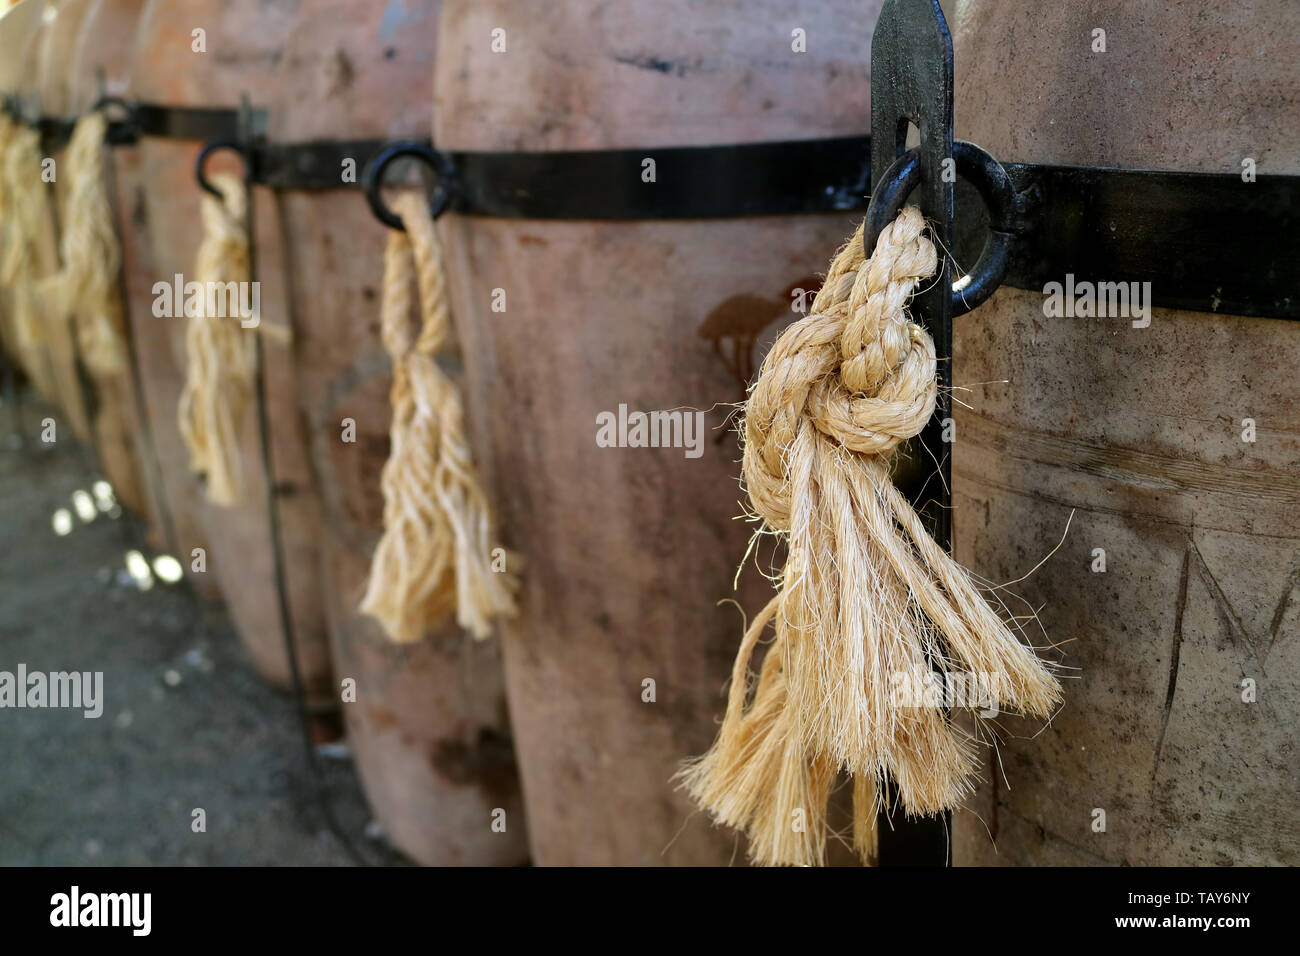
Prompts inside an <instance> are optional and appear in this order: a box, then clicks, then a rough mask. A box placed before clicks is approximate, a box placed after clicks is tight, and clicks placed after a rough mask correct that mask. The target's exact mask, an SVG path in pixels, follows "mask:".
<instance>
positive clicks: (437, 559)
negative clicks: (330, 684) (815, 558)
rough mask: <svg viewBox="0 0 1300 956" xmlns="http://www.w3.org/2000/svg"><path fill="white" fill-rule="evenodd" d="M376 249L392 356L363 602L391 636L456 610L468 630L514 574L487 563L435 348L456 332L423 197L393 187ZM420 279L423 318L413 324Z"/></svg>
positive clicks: (455, 405)
mask: <svg viewBox="0 0 1300 956" xmlns="http://www.w3.org/2000/svg"><path fill="white" fill-rule="evenodd" d="M395 211H396V212H397V214H398V215H399V216H400V217H401V220H402V224H403V225H404V226H405V227H406V231H405V232H402V231H400V230H396V229H394V230H392V231H390V233H389V236H388V248H387V250H386V252H385V258H384V289H383V301H382V306H381V334H382V336H383V341H384V347H385V348H386V349H387V350H388V353H389V355H390V356H391V357H392V360H393V386H392V392H391V400H392V406H393V420H392V425H391V427H390V430H389V437H390V444H391V448H390V450H389V455H388V461H387V462H386V463H385V465H384V470H383V475H382V478H381V487H382V489H383V493H384V534H383V537H382V538H381V539H380V541H379V545H378V546H377V547H376V548H375V554H374V558H373V559H372V561H371V565H370V580H369V584H368V586H367V589H366V593H365V596H364V598H363V599H362V601H361V610H362V611H363V612H365V613H366V614H369V615H370V616H372V617H374V618H375V619H376V620H378V621H379V622H380V623H381V624H382V625H383V626H384V629H385V631H386V632H387V633H388V635H389V637H391V638H392V639H393V640H395V641H416V640H419V639H420V638H421V637H422V636H423V635H424V634H425V633H426V632H427V630H428V629H429V628H431V627H432V626H434V625H435V624H437V623H438V621H439V620H441V619H442V617H443V616H444V615H446V614H448V613H450V612H451V611H452V610H454V611H455V612H456V620H457V622H458V623H459V624H460V626H461V627H463V628H465V629H467V630H469V631H470V632H472V633H473V634H474V636H475V637H476V638H480V639H482V638H484V637H487V635H488V634H489V633H490V622H491V619H492V618H493V617H499V616H504V617H513V616H514V614H515V598H514V594H515V590H516V579H515V577H514V575H513V574H511V573H510V572H509V571H504V570H500V571H494V570H493V568H492V516H491V510H490V508H489V505H488V501H487V497H486V496H485V495H484V493H483V491H482V489H481V487H480V485H479V479H478V475H477V473H476V471H475V469H474V465H473V461H472V460H471V456H470V448H469V442H468V440H467V439H466V436H465V416H464V410H463V408H462V404H461V399H460V395H459V392H458V390H457V388H456V385H455V383H454V382H453V381H452V380H451V379H450V378H448V377H447V375H446V374H445V373H444V372H443V371H442V369H440V368H439V367H438V363H437V360H436V358H437V354H438V352H439V350H441V349H442V348H443V347H444V346H445V345H446V344H447V342H448V340H449V338H450V336H451V334H452V326H451V313H450V309H449V307H448V302H447V286H446V279H445V276H444V274H443V268H442V252H441V249H440V247H439V244H438V238H437V234H436V233H435V231H434V228H433V219H432V218H431V217H430V215H429V210H428V207H427V204H426V203H425V202H424V201H423V200H422V199H421V198H420V197H418V196H416V195H414V194H406V195H403V196H401V197H400V198H399V199H398V201H397V203H396V205H395ZM413 278H415V279H418V284H419V297H420V298H419V305H420V317H421V324H420V328H419V331H418V335H417V334H416V330H415V329H414V328H413V325H412V322H411V305H412V301H411V285H412V279H413Z"/></svg>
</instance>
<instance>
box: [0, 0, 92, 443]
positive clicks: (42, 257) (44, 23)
mask: <svg viewBox="0 0 1300 956" xmlns="http://www.w3.org/2000/svg"><path fill="white" fill-rule="evenodd" d="M27 6H28V9H27V10H25V11H23V15H16V22H15V23H14V26H15V27H17V29H16V30H15V33H17V34H21V35H22V36H23V40H22V41H21V46H20V47H19V49H18V51H17V53H16V55H15V57H14V59H13V61H12V63H13V65H14V66H15V67H16V68H17V69H16V70H15V72H14V73H12V74H11V78H12V79H11V82H12V86H11V87H10V88H9V91H10V92H12V93H15V94H17V95H18V96H19V97H21V98H22V101H23V105H24V108H25V109H27V110H32V109H34V108H36V106H37V104H38V103H40V92H41V91H40V82H39V73H40V62H41V50H42V47H43V46H44V45H45V38H46V37H47V36H48V35H49V34H50V33H51V32H52V31H53V30H54V28H55V24H56V23H58V20H59V17H58V12H59V6H60V5H59V4H58V3H55V2H42V0H31V2H30V4H28V5H27ZM64 22H65V23H66V22H68V21H64ZM40 105H41V109H42V111H45V107H44V104H40ZM47 158H49V157H47V156H46V155H45V153H44V147H42V153H41V159H42V162H44V160H45V159H47ZM55 168H56V172H57V166H56V167H55ZM43 173H44V169H43V167H36V168H33V169H32V170H31V178H30V188H31V189H34V190H40V191H41V192H42V193H43V197H44V200H45V202H46V211H47V213H46V215H45V216H44V217H43V219H42V222H41V228H40V231H39V233H38V235H37V237H36V245H35V248H34V255H35V261H34V263H33V266H34V268H33V278H34V279H35V280H36V281H38V282H39V280H41V279H44V278H46V277H49V276H52V275H54V274H55V273H56V272H57V271H58V268H59V243H58V231H57V225H56V220H55V218H54V216H55V212H54V209H55V206H54V202H55V188H54V185H53V184H51V183H48V182H46V181H45V180H44V179H43ZM36 310H37V320H38V322H39V324H40V336H41V344H40V346H38V347H37V348H35V349H32V350H31V352H32V358H31V359H30V360H29V363H28V364H29V366H31V367H32V369H33V379H34V381H35V382H36V383H37V385H38V386H43V387H42V388H41V391H42V392H43V394H44V395H45V397H46V398H47V399H49V400H51V401H53V402H54V403H55V404H56V405H57V406H58V408H59V410H60V411H61V412H62V414H63V417H64V418H65V419H66V424H67V426H69V427H70V429H71V431H70V433H69V432H65V433H63V435H62V436H61V437H68V438H70V437H75V438H77V439H78V440H80V441H87V440H88V439H89V438H90V426H89V416H88V414H87V410H86V406H85V401H84V395H83V392H82V388H81V383H80V381H79V380H78V377H77V351H76V344H75V341H74V339H73V335H72V325H71V320H70V319H69V317H68V316H67V315H66V314H65V313H62V312H61V311H60V310H59V309H58V308H57V307H56V306H55V305H54V304H53V303H50V302H49V301H47V299H46V297H45V296H41V297H40V298H39V300H38V303H37V305H36ZM42 353H43V354H42Z"/></svg>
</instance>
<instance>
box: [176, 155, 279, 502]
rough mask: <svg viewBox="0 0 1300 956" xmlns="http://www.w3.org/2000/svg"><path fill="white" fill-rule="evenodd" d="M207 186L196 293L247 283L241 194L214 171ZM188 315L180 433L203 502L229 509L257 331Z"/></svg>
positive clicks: (235, 492)
mask: <svg viewBox="0 0 1300 956" xmlns="http://www.w3.org/2000/svg"><path fill="white" fill-rule="evenodd" d="M211 182H212V184H213V186H215V187H216V188H217V190H218V191H219V192H220V193H221V197H222V198H221V199H217V198H216V197H214V196H210V195H208V193H206V192H204V193H203V198H202V200H201V203H202V205H201V207H200V213H201V216H202V222H203V239H202V241H201V242H200V244H199V251H198V255H197V257H196V259H195V265H194V272H195V279H196V280H197V281H198V283H199V287H200V288H201V289H206V288H209V287H212V286H213V285H220V286H223V287H225V286H227V284H229V283H235V284H240V283H247V282H249V281H250V278H251V272H250V263H249V249H248V190H247V188H246V187H245V185H244V183H243V181H242V180H241V179H239V178H238V177H237V176H233V175H231V174H229V173H218V174H216V175H214V176H213V177H212V178H211ZM232 287H234V286H232ZM236 298H237V297H234V296H232V297H230V298H229V299H227V301H228V302H234V301H236ZM229 311H231V312H237V311H238V309H237V308H231V309H229ZM187 313H188V314H189V317H188V325H187V326H186V329H185V357H186V362H185V387H184V389H183V390H182V392H181V399H180V407H179V410H178V417H179V421H180V430H181V436H182V437H183V438H184V439H185V445H186V447H187V448H188V449H189V452H190V467H191V468H192V469H193V470H194V471H196V472H199V473H201V474H204V475H206V476H207V495H208V500H209V501H211V502H212V503H213V504H216V505H222V506H225V507H231V506H234V505H237V504H238V503H239V502H240V500H241V499H242V498H243V491H244V483H243V475H242V470H241V463H240V454H239V423H240V421H241V420H242V418H243V416H244V412H245V411H246V410H247V408H248V403H249V401H250V400H251V398H252V394H253V385H254V381H253V374H254V367H255V360H256V359H255V352H254V349H255V343H254V340H253V334H256V333H252V332H250V331H249V330H247V329H244V328H243V327H242V325H241V320H240V317H239V316H237V315H226V316H219V315H212V316H209V315H206V314H204V310H203V309H194V310H189V309H188V308H187ZM259 321H260V319H259Z"/></svg>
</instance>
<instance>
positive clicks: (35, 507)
mask: <svg viewBox="0 0 1300 956" xmlns="http://www.w3.org/2000/svg"><path fill="white" fill-rule="evenodd" d="M29 402H30V399H29ZM46 414H50V412H49V410H48V409H42V408H41V407H39V406H36V405H33V404H30V403H29V404H26V405H25V406H23V408H22V414H21V421H22V424H23V426H24V427H23V428H22V432H23V434H24V435H25V436H26V440H25V447H21V448H20V447H18V434H17V433H16V432H15V430H14V416H13V414H12V407H11V406H10V405H8V404H3V405H0V671H9V672H11V673H12V672H15V671H16V669H17V665H18V663H20V662H22V663H25V664H26V665H27V669H28V671H29V672H31V671H37V670H40V671H45V672H49V671H56V670H77V671H103V674H104V678H103V687H104V689H103V698H104V706H103V715H102V716H101V717H99V718H98V719H87V718H85V717H84V716H83V715H82V712H81V711H80V710H59V709H43V710H32V709H11V708H4V709H0V865H4V866H7V865H71V866H84V865H152V864H159V865H162V864H166V865H263V864H296V865H313V866H318V865H350V864H352V863H353V862H354V861H353V858H352V857H351V856H350V855H349V854H348V852H347V851H346V850H345V849H344V847H343V845H342V844H341V843H340V841H339V840H338V839H337V838H336V837H335V836H334V835H333V834H332V833H331V831H330V829H329V828H328V827H327V825H326V823H325V817H324V815H323V813H322V812H321V810H320V805H319V802H318V797H317V793H318V790H317V784H316V782H315V781H316V778H315V777H314V776H313V774H312V772H311V769H310V764H309V762H308V759H307V754H306V752H305V750H304V745H303V741H302V734H301V731H300V729H299V722H298V717H297V710H296V708H295V706H294V703H293V701H292V700H291V699H290V698H287V697H285V696H283V695H281V694H278V693H277V692H275V691H273V690H271V689H270V688H268V687H267V686H266V685H265V684H263V683H262V682H261V681H260V680H259V679H258V677H257V676H256V674H255V673H254V671H253V667H252V664H251V662H250V661H249V659H248V657H247V655H246V654H245V653H244V651H243V648H242V646H241V645H240V643H239V640H238V638H237V637H236V635H235V633H234V631H233V630H232V628H231V624H230V621H229V619H228V618H227V617H226V614H225V612H224V610H223V608H222V607H221V606H219V605H212V604H207V603H205V602H202V601H200V600H198V599H197V598H196V597H195V596H194V595H193V594H192V593H191V592H190V591H189V589H188V588H186V587H185V586H184V585H166V584H161V583H158V584H155V585H154V586H153V587H152V589H150V590H147V591H142V590H140V589H139V588H138V587H137V586H136V584H135V583H134V581H133V580H132V579H131V578H130V576H129V575H127V574H126V573H125V564H124V557H125V554H126V552H127V551H128V550H130V549H132V548H141V542H140V539H139V529H138V528H137V527H136V526H135V524H134V522H133V521H131V520H130V519H129V518H128V517H119V518H116V519H114V518H113V517H110V516H109V515H104V514H101V515H100V516H99V517H97V518H95V519H94V520H93V521H91V522H90V523H87V524H83V523H82V522H81V521H79V520H77V519H76V518H74V519H73V528H72V530H71V532H70V533H68V534H67V535H66V536H59V535H57V534H55V532H54V530H53V527H52V523H51V522H52V516H53V514H54V512H55V511H56V510H57V509H59V508H68V509H69V510H72V507H73V506H72V503H71V495H72V493H73V492H74V491H76V490H77V489H87V490H89V489H90V487H91V483H92V482H93V481H94V480H95V479H96V478H98V477H100V476H99V475H98V474H96V473H95V472H94V470H93V465H92V462H93V452H92V451H91V450H90V449H88V448H84V447H80V446H78V445H76V444H75V443H74V442H73V441H71V440H70V439H64V440H61V441H59V442H57V443H56V444H54V445H52V446H51V445H44V444H42V443H41V442H40V441H39V440H38V428H39V421H40V419H41V418H42V417H43V416H44V415H46ZM141 550H144V549H143V548H141ZM145 554H146V555H147V556H149V557H152V555H149V553H148V552H147V551H145ZM335 749H343V748H335ZM317 763H318V764H319V765H320V766H321V773H322V779H323V782H324V787H323V792H324V794H325V795H326V797H327V798H328V801H329V804H330V805H331V806H332V807H333V813H334V816H335V818H336V819H337V820H338V821H339V827H340V830H341V831H342V832H343V833H344V834H345V835H346V837H347V839H348V840H349V841H350V842H351V843H352V844H353V846H354V847H355V848H356V849H357V851H358V853H359V854H360V856H361V857H362V858H364V859H365V860H366V861H367V862H371V863H394V862H401V858H400V856H398V855H397V854H396V853H395V852H394V851H392V850H391V849H390V848H389V847H388V846H387V844H386V843H384V841H383V838H382V835H381V834H379V833H377V831H376V828H375V825H374V824H373V823H371V822H370V815H369V811H368V810H367V808H366V805H365V801H364V798H363V796H362V794H361V791H360V786H359V784H358V782H357V778H356V775H355V773H354V771H353V767H352V763H351V761H350V760H349V759H348V758H347V756H346V754H345V753H344V754H342V755H339V754H335V755H333V756H329V755H321V756H320V757H319V759H318V761H317ZM195 808H202V809H203V810H204V811H205V814H206V825H207V830H206V832H204V833H196V832H194V831H193V829H192V827H191V821H192V819H193V810H194V809H195Z"/></svg>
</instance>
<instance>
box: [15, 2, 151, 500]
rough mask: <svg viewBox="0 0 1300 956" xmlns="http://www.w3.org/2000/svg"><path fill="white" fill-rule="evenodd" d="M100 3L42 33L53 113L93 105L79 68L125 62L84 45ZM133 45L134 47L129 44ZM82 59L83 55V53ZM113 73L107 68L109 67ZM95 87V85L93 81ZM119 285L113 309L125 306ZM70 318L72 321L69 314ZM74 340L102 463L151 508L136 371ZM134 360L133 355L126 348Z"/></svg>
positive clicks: (61, 209)
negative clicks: (79, 89) (143, 472)
mask: <svg viewBox="0 0 1300 956" xmlns="http://www.w3.org/2000/svg"><path fill="white" fill-rule="evenodd" d="M94 5H95V4H94V3H93V2H92V0H64V2H63V3H62V4H60V6H59V7H58V10H57V15H56V16H55V17H54V19H53V20H52V21H51V22H50V23H49V24H48V26H47V27H46V29H45V30H44V31H43V33H42V38H41V44H40V59H39V62H38V64H37V73H38V78H39V81H40V95H41V108H42V110H43V111H44V112H45V113H46V114H47V115H49V116H63V117H73V116H76V115H79V114H80V113H81V112H83V111H85V110H87V109H89V108H90V106H91V105H92V104H93V103H94V102H95V99H96V97H95V96H94V95H93V94H92V95H91V96H89V97H88V98H83V99H82V101H80V102H77V101H76V99H74V97H73V95H72V83H73V74H74V72H76V71H79V70H80V71H84V72H85V73H87V74H88V75H89V76H90V77H92V78H93V77H94V75H95V73H96V71H97V70H105V67H106V66H111V65H116V64H114V63H112V62H109V63H106V62H105V57H106V56H107V57H109V58H112V59H114V60H116V61H118V63H120V62H121V61H122V60H123V59H124V57H123V55H122V47H120V46H118V47H110V46H109V45H108V44H107V43H106V42H105V41H106V40H111V39H112V38H111V37H105V36H104V35H103V34H102V33H101V34H100V35H99V36H98V37H97V42H95V43H93V44H89V45H79V44H78V38H79V37H80V36H81V35H82V33H83V29H82V28H83V27H84V25H85V21H86V18H87V15H88V14H89V13H90V10H91V8H92V6H94ZM135 6H136V7H137V9H136V10H135V11H132V12H127V13H126V14H125V15H122V16H118V17H117V25H119V26H120V27H124V28H125V30H130V29H133V28H134V25H135V19H136V15H137V14H138V6H139V4H136V5H135ZM99 20H100V23H99V26H100V28H105V27H109V26H110V24H109V22H108V20H107V18H105V17H102V16H101V17H100V18H99ZM125 30H122V29H119V35H118V37H117V42H118V43H122V42H123V41H128V40H129V36H130V35H129V34H127V33H125ZM128 49H129V47H128ZM79 56H80V57H81V58H82V59H79V58H78V57H79ZM105 75H106V78H107V71H106V70H105ZM92 89H93V87H92ZM67 156H68V150H67V149H66V148H64V149H60V150H59V151H58V152H57V153H56V154H55V160H56V162H57V164H58V166H57V168H58V170H59V173H60V175H59V178H58V179H57V181H56V185H55V195H56V196H57V199H58V206H57V210H55V212H54V220H55V222H56V223H58V224H59V231H58V235H59V238H60V241H62V236H63V232H64V229H65V227H66V222H65V218H66V216H67V196H68V192H69V190H70V188H71V184H70V177H71V170H70V169H69V167H68V166H67V164H66V159H67ZM116 292H117V288H116V284H115V286H114V293H115V295H114V302H113V304H112V308H113V309H118V308H119V307H120V299H119V298H118V297H117V296H116ZM108 320H109V322H111V323H113V325H114V326H115V327H117V328H118V330H119V335H120V333H121V320H122V315H121V313H120V312H117V311H114V312H112V314H110V315H109V316H108ZM67 321H72V320H71V319H68V320H67ZM73 345H74V346H75V352H74V355H75V358H76V372H77V376H78V380H79V382H80V390H79V396H78V397H84V399H85V406H86V408H85V411H86V415H87V416H88V419H89V424H90V428H91V436H92V438H93V440H94V443H95V448H96V450H97V451H98V453H99V461H100V465H101V466H102V467H103V469H104V473H105V474H106V475H107V477H108V479H109V482H110V483H111V484H112V485H113V490H114V493H115V495H116V497H117V500H118V501H120V502H121V503H122V504H123V505H125V506H126V507H128V508H130V509H131V510H132V511H134V512H136V513H144V512H145V511H146V508H147V505H146V494H145V490H144V487H143V484H142V479H141V478H140V474H139V469H138V467H137V457H138V456H137V450H136V448H135V447H134V434H135V424H134V397H133V394H132V391H131V373H130V369H129V367H128V366H127V365H126V364H123V365H122V367H121V368H119V369H116V370H113V369H108V368H103V367H97V366H96V364H95V363H94V362H93V361H91V360H90V359H89V358H88V356H87V355H86V353H85V347H84V346H85V343H84V341H83V339H82V338H81V337H80V336H79V335H78V334H77V332H76V324H75V322H74V325H73ZM123 358H124V359H126V360H128V361H129V356H127V355H126V354H125V352H124V353H123Z"/></svg>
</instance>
